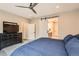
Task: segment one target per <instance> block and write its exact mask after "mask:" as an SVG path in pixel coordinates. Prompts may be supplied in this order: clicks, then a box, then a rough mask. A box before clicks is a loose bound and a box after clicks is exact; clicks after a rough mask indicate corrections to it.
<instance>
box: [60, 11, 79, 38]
mask: <svg viewBox="0 0 79 59" xmlns="http://www.w3.org/2000/svg"><path fill="white" fill-rule="evenodd" d="M68 34H73V35H75V34H79V11H78V10H75V11H71V12H66V13H62V14H60V17H59V35H60V38H64V37H65V36H66V35H68Z"/></svg>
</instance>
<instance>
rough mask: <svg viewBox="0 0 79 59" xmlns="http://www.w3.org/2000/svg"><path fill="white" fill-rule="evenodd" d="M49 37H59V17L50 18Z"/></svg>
mask: <svg viewBox="0 0 79 59" xmlns="http://www.w3.org/2000/svg"><path fill="white" fill-rule="evenodd" d="M48 37H50V38H56V39H57V38H58V17H55V18H50V19H48Z"/></svg>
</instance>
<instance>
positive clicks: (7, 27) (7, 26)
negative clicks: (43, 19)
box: [3, 23, 19, 33]
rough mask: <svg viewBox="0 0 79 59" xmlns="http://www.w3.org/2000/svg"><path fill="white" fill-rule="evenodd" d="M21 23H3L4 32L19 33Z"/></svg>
mask: <svg viewBox="0 0 79 59" xmlns="http://www.w3.org/2000/svg"><path fill="white" fill-rule="evenodd" d="M17 32H19V25H17V24H13V23H3V33H17Z"/></svg>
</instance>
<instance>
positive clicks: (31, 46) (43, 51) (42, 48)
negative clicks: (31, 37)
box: [11, 38, 67, 56]
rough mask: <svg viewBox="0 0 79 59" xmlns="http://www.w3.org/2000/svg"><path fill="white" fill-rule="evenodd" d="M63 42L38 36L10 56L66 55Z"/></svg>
mask: <svg viewBox="0 0 79 59" xmlns="http://www.w3.org/2000/svg"><path fill="white" fill-rule="evenodd" d="M66 55H67V53H66V51H65V47H64V42H63V41H62V40H54V39H50V38H39V39H37V40H35V41H33V42H30V43H28V44H25V45H23V46H21V47H19V48H18V49H16V50H15V51H14V52H13V53H12V54H11V56H66Z"/></svg>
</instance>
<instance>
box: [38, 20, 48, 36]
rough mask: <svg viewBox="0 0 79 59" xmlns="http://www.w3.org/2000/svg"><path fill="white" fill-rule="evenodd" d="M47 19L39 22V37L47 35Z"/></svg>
mask: <svg viewBox="0 0 79 59" xmlns="http://www.w3.org/2000/svg"><path fill="white" fill-rule="evenodd" d="M47 31H48V20H45V19H44V20H40V22H39V37H48V32H47Z"/></svg>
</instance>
